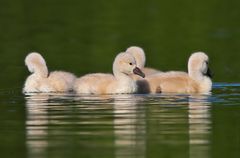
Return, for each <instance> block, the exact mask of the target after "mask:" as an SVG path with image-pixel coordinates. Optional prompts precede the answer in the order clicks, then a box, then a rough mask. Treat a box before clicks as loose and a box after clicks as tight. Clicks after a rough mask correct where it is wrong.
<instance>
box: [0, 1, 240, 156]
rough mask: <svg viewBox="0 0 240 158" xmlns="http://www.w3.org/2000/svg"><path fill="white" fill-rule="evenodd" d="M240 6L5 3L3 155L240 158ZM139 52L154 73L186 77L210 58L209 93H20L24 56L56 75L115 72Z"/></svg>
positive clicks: (1, 24)
mask: <svg viewBox="0 0 240 158" xmlns="http://www.w3.org/2000/svg"><path fill="white" fill-rule="evenodd" d="M239 8H240V1H230V0H201V1H194V2H193V1H190V0H181V1H176V2H173V1H162V0H147V1H146V0H131V1H129V0H114V1H105V0H88V1H83V0H71V1H66V0H51V1H49V0H41V1H30V0H21V1H19V0H0V32H1V35H0V67H1V73H0V157H3V158H8V157H11V158H12V157H17V158H20V157H24V158H26V157H31V158H32V157H33V158H35V157H36V158H42V157H53V158H54V157H56V158H61V157H64V158H65V157H71V158H72V157H84V158H85V157H86V158H87V157H97V158H99V157H104V158H105V157H106V158H111V157H114V158H120V157H124V158H125V157H157V158H158V157H173V158H175V157H183V158H186V157H193V158H198V157H199V158H202V157H204V158H205V157H216V158H221V157H223V158H225V157H237V158H238V157H239V156H240V134H239V133H240V96H239V94H240V84H239V81H240V72H239V67H240V64H239V58H240V53H239V52H240V47H239V39H240V29H239V28H240V21H239V17H240V10H239ZM132 45H138V46H141V47H143V48H144V49H145V51H146V56H147V66H150V67H154V68H157V69H160V70H163V71H167V70H181V71H186V69H187V59H188V57H189V56H190V54H191V53H192V52H194V51H199V50H201V51H205V52H206V53H207V54H208V55H209V57H210V62H209V64H210V68H211V70H212V72H213V73H214V78H213V81H214V87H213V92H212V94H210V95H179V94H159V95H117V96H111V95H108V96H77V95H75V94H73V93H71V94H29V95H23V94H22V93H21V90H22V87H23V84H24V80H25V79H26V77H27V76H28V75H29V72H28V70H27V68H26V66H25V65H24V58H25V56H26V55H27V53H29V52H31V51H38V52H40V53H41V54H42V55H43V57H44V58H45V59H46V62H47V65H48V68H49V70H66V71H70V72H73V73H75V74H76V75H77V76H81V75H83V74H86V73H90V72H111V69H112V67H111V66H112V62H113V59H114V57H115V56H116V54H117V53H119V52H121V51H124V50H126V48H127V47H129V46H132Z"/></svg>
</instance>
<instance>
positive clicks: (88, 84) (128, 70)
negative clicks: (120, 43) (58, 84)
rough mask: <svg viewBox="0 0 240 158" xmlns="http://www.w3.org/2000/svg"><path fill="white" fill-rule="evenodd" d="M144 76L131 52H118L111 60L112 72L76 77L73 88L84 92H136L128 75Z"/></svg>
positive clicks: (135, 85)
mask: <svg viewBox="0 0 240 158" xmlns="http://www.w3.org/2000/svg"><path fill="white" fill-rule="evenodd" d="M131 74H137V75H139V76H141V77H145V75H144V73H143V72H142V71H141V70H140V69H139V68H138V67H137V66H136V61H135V59H134V57H133V56H132V55H131V54H128V53H119V54H118V55H117V56H116V58H115V60H114V62H113V74H105V73H93V74H87V75H85V76H82V77H80V78H78V79H76V81H75V84H74V90H75V91H76V92H77V93H85V94H120V93H135V92H137V84H136V81H134V80H133V79H132V78H131V77H130V75H131Z"/></svg>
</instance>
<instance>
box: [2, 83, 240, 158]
mask: <svg viewBox="0 0 240 158" xmlns="http://www.w3.org/2000/svg"><path fill="white" fill-rule="evenodd" d="M239 88H240V84H226V83H216V84H214V88H213V93H212V94H208V95H198V94H195V95H183V94H157V95H151V94H149V95H140V94H132V95H128V94H126V95H100V96H99V95H91V96H89V95H86V96H79V95H76V94H74V93H70V94H29V95H22V94H20V93H14V92H11V91H9V90H8V91H1V93H0V97H1V119H0V120H1V121H0V127H1V130H0V142H1V144H0V149H1V155H2V156H1V157H31V158H32V157H39V158H41V157H58V158H61V157H109V158H110V157H114V158H121V157H124V158H125V157H129V158H130V157H140V158H145V157H192V158H198V157H199V158H202V157H205V158H207V157H227V156H229V157H238V156H239V155H240V150H239V149H240V148H239V147H240V137H239V133H240V97H239V94H240V91H239ZM13 91H16V90H13ZM3 98H4V99H3Z"/></svg>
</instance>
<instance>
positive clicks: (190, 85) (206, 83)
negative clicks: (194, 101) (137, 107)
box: [137, 52, 212, 93]
mask: <svg viewBox="0 0 240 158" xmlns="http://www.w3.org/2000/svg"><path fill="white" fill-rule="evenodd" d="M208 60H209V59H208V56H207V55H206V54H205V53H203V52H196V53H193V54H192V55H191V56H190V58H189V61H188V73H185V72H179V71H170V72H165V73H160V74H156V75H152V76H147V77H146V78H145V80H139V81H138V82H137V83H138V85H139V92H140V93H161V92H169V93H208V92H210V91H211V89H212V80H211V77H212V76H211V71H210V69H209V67H208Z"/></svg>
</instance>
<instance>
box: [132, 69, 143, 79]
mask: <svg viewBox="0 0 240 158" xmlns="http://www.w3.org/2000/svg"><path fill="white" fill-rule="evenodd" d="M133 73H134V74H136V75H139V76H141V77H142V78H144V77H145V74H144V73H143V72H142V70H141V69H139V68H138V67H135V68H134V69H133Z"/></svg>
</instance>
